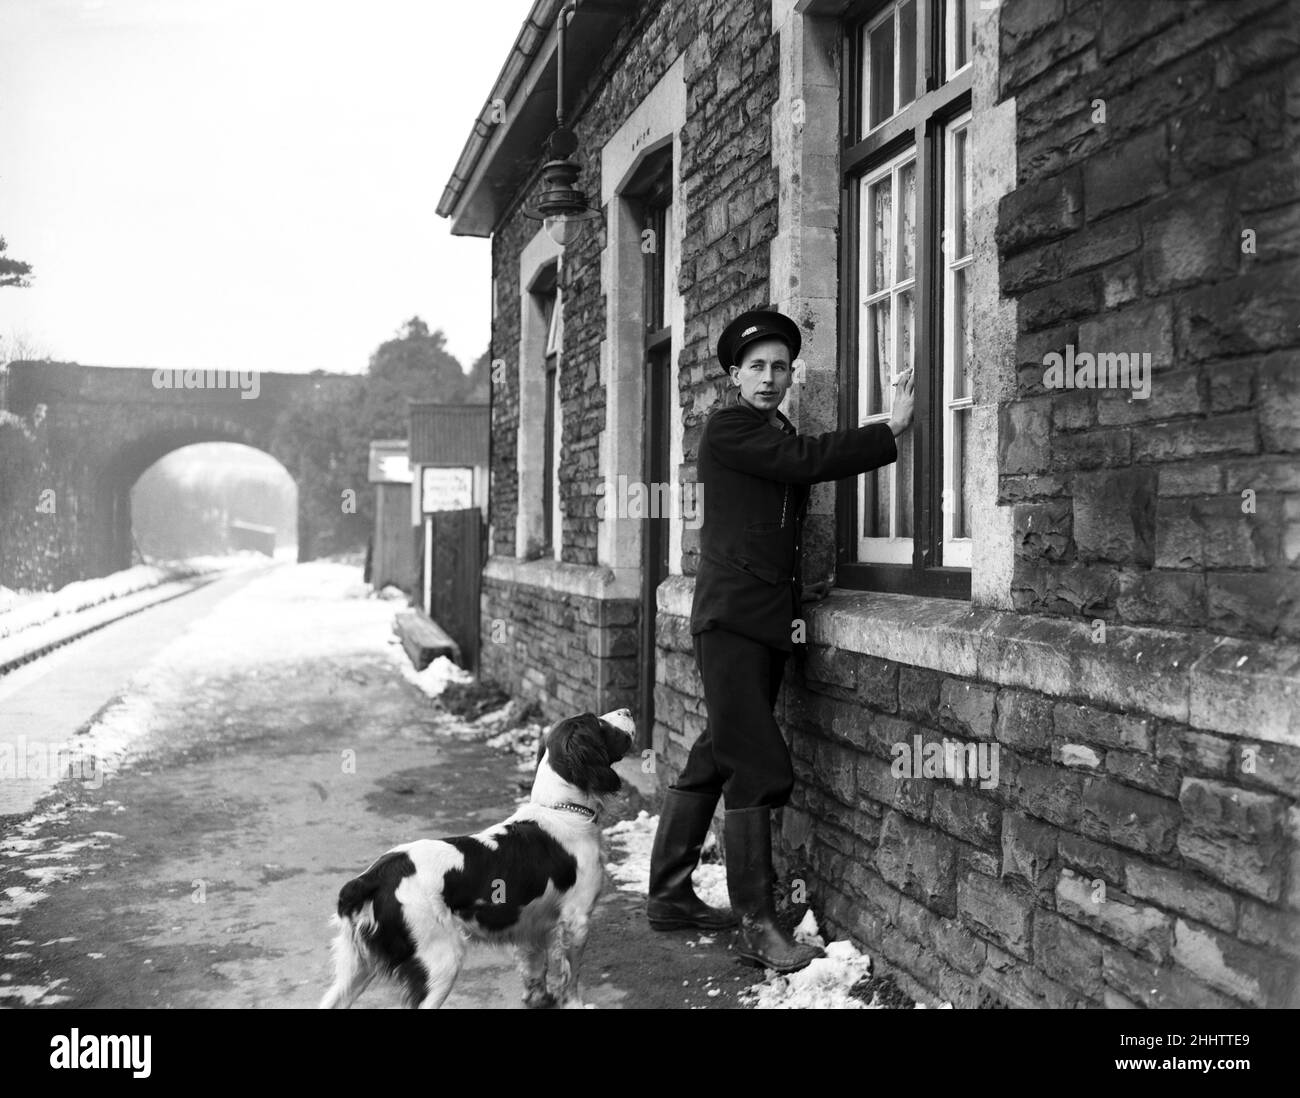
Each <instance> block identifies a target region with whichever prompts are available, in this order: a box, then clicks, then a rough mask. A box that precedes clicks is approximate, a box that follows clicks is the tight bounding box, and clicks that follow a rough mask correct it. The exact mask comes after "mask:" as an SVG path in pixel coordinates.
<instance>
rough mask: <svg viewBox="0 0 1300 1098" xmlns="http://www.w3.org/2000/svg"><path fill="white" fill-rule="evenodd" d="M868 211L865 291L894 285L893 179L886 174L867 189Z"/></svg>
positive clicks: (872, 291)
mask: <svg viewBox="0 0 1300 1098" xmlns="http://www.w3.org/2000/svg"><path fill="white" fill-rule="evenodd" d="M868 195H869V197H868V206H867V208H868V210H870V212H871V238H870V240H869V241H868V242H867V247H868V248H869V249H870V250H871V267H870V271H871V278H870V281H869V284H868V286H867V292H868V293H875V292H876V291H877V290H883V289H884V288H885V287H887V286H892V285H893V281H894V280H893V277H892V275H893V270H894V264H893V262H892V259H893V250H894V249H893V245H894V219H893V217H892V216H891V211H892V210H893V180H892V178H891V177H890V176H888V175H887V176H885V177H884V179H882V180H880V182H878V183H876V184H874V185H873V186H872V187H871V188H869V190H868Z"/></svg>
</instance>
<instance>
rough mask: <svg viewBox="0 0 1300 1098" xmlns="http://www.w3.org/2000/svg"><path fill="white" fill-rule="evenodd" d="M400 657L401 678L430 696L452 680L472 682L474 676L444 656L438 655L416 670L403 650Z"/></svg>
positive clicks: (436, 694) (432, 696) (437, 692)
mask: <svg viewBox="0 0 1300 1098" xmlns="http://www.w3.org/2000/svg"><path fill="white" fill-rule="evenodd" d="M398 654H399V655H400V656H401V658H402V663H401V668H402V678H404V679H405V680H406V681H407V682H409V683H410V684H411V685H412V686H415V687H418V688H419V689H420V690H422V691H424V693H425V694H427V695H428V696H429V697H431V698H436V697H437V696H438V695H439V694H441V693H442V692H443V691H444V690H446V689H447V687H448V685H449V684H451V683H453V682H472V681H473V680H474V676H473V675H471V674H470V673H469V672H468V671H465V670H462V669H461V668H459V667H457V666H456V664H455V663H454V662H453V661H452V660H450V659H448V658H447V657H446V656H439V657H438V658H437V659H435V660H434V661H433V662H432V663H431V664H429V666H428V667H426V668H425V669H424V670H423V671H417V670H416V669H415V668H414V667H413V666H412V665H411V661H410V660H409V659H407V657H406V654H405V653H404V652H399V653H398Z"/></svg>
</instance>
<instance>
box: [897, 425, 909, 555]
mask: <svg viewBox="0 0 1300 1098" xmlns="http://www.w3.org/2000/svg"><path fill="white" fill-rule="evenodd" d="M911 436H912V432H911V431H908V432H907V433H906V434H904V436H903V445H901V446H899V448H898V460H897V461H896V462H895V463H894V468H895V469H897V470H898V475H897V488H898V529H897V530H895V531H894V536H895V537H899V538H910V537H911V536H912V437H911Z"/></svg>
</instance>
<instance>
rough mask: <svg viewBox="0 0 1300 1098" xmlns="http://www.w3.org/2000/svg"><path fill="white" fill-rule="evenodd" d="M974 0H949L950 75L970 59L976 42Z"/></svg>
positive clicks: (947, 20)
mask: <svg viewBox="0 0 1300 1098" xmlns="http://www.w3.org/2000/svg"><path fill="white" fill-rule="evenodd" d="M974 20H975V2H974V0H948V10H947V19H946V23H947V34H948V49H947V51H946V52H947V54H948V75H949V76H951V75H952V74H953V73H954V72H956V71H957V70H958V69H959V68H961V67H962V66H963V65H964V64H966V62H967V61H969V60H970V55H971V47H972V45H973V44H974V33H975V28H974Z"/></svg>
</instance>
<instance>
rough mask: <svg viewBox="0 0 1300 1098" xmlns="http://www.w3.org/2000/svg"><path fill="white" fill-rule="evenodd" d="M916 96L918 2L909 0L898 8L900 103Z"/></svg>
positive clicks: (905, 103) (902, 104)
mask: <svg viewBox="0 0 1300 1098" xmlns="http://www.w3.org/2000/svg"><path fill="white" fill-rule="evenodd" d="M915 98H916V4H915V3H914V2H913V0H908V2H907V3H906V4H903V5H902V6H901V7H900V8H899V9H898V105H899V107H900V108H902V107H906V106H907V105H908V104H909V103H910V102H911V101H912V100H913V99H915Z"/></svg>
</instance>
